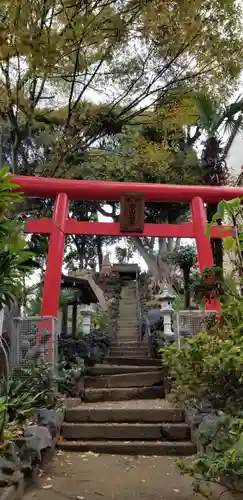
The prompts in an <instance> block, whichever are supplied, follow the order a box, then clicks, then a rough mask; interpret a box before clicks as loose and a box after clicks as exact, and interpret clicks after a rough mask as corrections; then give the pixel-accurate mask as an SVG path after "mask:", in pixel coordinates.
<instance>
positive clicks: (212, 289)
mask: <svg viewBox="0 0 243 500" xmlns="http://www.w3.org/2000/svg"><path fill="white" fill-rule="evenodd" d="M193 290H194V294H195V296H196V299H197V301H198V302H201V303H205V300H206V299H211V298H218V297H221V296H222V295H223V293H224V279H223V274H222V269H221V268H220V267H217V266H211V267H206V268H205V269H204V271H203V272H202V274H201V275H200V277H199V279H198V280H197V281H196V283H194V285H193Z"/></svg>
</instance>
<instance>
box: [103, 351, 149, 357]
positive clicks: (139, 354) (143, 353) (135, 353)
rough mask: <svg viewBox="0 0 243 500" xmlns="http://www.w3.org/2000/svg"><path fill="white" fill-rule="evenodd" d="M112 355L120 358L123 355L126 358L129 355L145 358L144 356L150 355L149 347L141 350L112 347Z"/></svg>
mask: <svg viewBox="0 0 243 500" xmlns="http://www.w3.org/2000/svg"><path fill="white" fill-rule="evenodd" d="M110 356H117V357H119V358H121V357H123V358H126V357H127V356H128V357H129V358H132V357H134V358H141V357H142V358H143V357H146V356H148V349H144V350H139V351H136V350H134V351H133V350H127V351H125V350H124V351H122V350H121V349H112V350H111V352H110Z"/></svg>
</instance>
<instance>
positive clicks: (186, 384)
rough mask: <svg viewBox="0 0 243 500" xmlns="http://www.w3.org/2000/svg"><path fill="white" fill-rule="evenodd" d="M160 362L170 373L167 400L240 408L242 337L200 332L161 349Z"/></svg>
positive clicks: (242, 398)
mask: <svg viewBox="0 0 243 500" xmlns="http://www.w3.org/2000/svg"><path fill="white" fill-rule="evenodd" d="M162 360H163V363H165V364H166V365H167V366H169V367H170V370H171V380H172V392H171V397H172V398H173V400H175V401H176V402H177V403H183V404H189V403H193V404H195V405H198V406H200V402H202V401H207V402H208V403H210V405H212V406H213V407H214V408H223V409H229V410H230V411H231V412H233V411H236V410H237V409H238V408H240V407H241V405H242V401H243V384H242V372H243V338H242V337H241V335H239V334H237V333H234V332H233V331H232V332H231V334H227V335H226V334H225V333H224V331H220V330H219V329H218V335H212V334H208V333H200V334H198V335H196V336H195V337H193V338H191V339H187V340H185V344H184V345H183V347H182V348H178V347H176V346H175V345H173V346H168V347H166V348H165V349H163V350H162Z"/></svg>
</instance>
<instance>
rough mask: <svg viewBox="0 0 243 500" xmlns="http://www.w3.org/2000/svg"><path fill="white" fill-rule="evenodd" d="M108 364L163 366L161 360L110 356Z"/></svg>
mask: <svg viewBox="0 0 243 500" xmlns="http://www.w3.org/2000/svg"><path fill="white" fill-rule="evenodd" d="M108 362H109V363H110V364H113V365H126V366H127V365H136V366H161V363H160V361H159V360H157V359H154V358H150V357H142V358H135V357H134V356H132V357H131V358H130V357H126V358H125V359H124V358H123V357H121V356H119V357H118V356H109V358H108Z"/></svg>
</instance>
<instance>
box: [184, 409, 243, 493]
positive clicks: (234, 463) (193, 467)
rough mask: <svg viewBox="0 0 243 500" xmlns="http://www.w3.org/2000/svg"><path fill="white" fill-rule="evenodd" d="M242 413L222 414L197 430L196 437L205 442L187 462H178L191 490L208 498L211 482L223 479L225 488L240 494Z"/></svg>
mask: <svg viewBox="0 0 243 500" xmlns="http://www.w3.org/2000/svg"><path fill="white" fill-rule="evenodd" d="M242 417H243V416H242V413H240V414H239V415H237V416H234V417H232V416H231V415H230V414H222V416H221V417H219V418H218V419H217V420H216V424H215V425H213V426H212V427H211V429H210V428H207V426H206V427H204V428H202V430H201V431H200V433H199V437H200V440H202V441H204V442H205V443H207V444H206V446H205V450H204V452H202V453H200V454H199V456H197V457H196V458H195V459H194V460H193V461H192V463H191V464H189V465H188V463H185V462H179V466H180V469H181V471H182V473H183V474H189V475H191V476H192V478H193V483H192V484H193V488H194V491H195V492H201V493H202V494H204V496H206V497H208V498H209V497H211V495H212V492H211V491H210V487H211V486H212V484H215V483H216V484H220V479H223V480H224V483H225V484H226V486H227V489H229V490H231V491H233V492H237V491H238V492H241V493H242V468H243V418H242Z"/></svg>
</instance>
